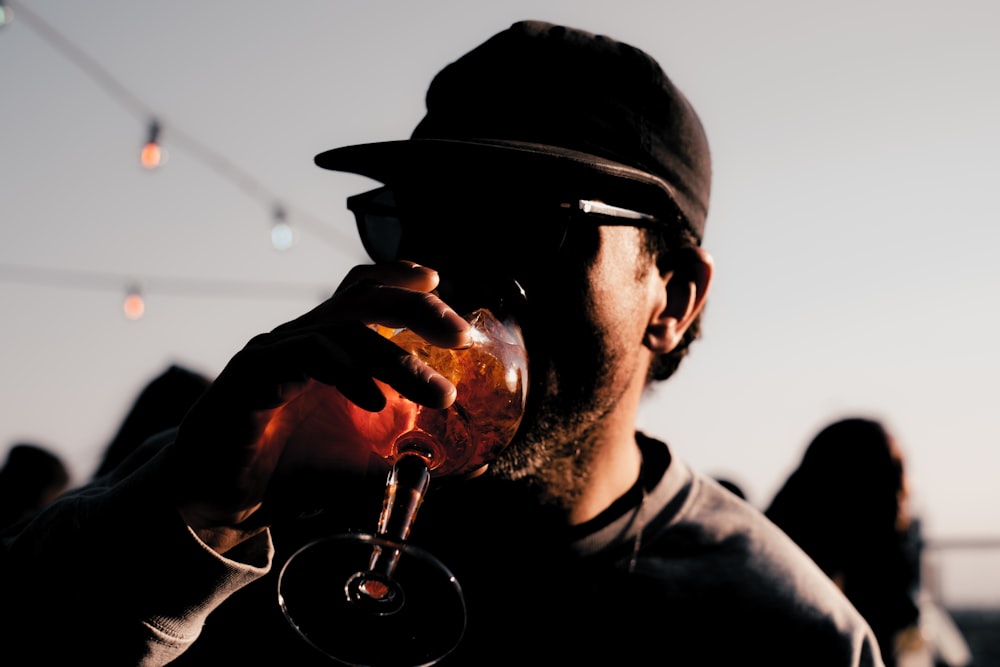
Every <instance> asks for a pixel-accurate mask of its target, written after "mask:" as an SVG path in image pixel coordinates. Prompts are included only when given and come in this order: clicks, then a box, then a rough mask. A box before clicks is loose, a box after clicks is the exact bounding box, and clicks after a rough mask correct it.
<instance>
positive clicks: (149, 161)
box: [140, 141, 162, 169]
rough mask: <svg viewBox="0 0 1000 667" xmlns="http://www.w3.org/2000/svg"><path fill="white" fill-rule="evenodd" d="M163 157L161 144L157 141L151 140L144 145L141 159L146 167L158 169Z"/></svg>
mask: <svg viewBox="0 0 1000 667" xmlns="http://www.w3.org/2000/svg"><path fill="white" fill-rule="evenodd" d="M161 157H162V155H161V152H160V146H159V144H157V143H156V142H155V141H150V142H149V143H147V144H146V145H145V146H143V147H142V153H141V155H140V160H141V161H142V166H143V167H145V168H146V169H156V168H157V167H159V166H160V159H161Z"/></svg>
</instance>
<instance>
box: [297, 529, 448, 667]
mask: <svg viewBox="0 0 1000 667" xmlns="http://www.w3.org/2000/svg"><path fill="white" fill-rule="evenodd" d="M375 549H381V550H383V551H395V552H396V553H397V554H398V562H397V564H396V566H395V569H394V571H393V572H392V573H391V576H390V574H389V573H372V572H369V571H368V567H369V563H370V561H371V556H372V552H373V550H375ZM278 603H279V604H280V605H281V609H282V611H283V612H284V614H285V617H286V618H287V619H288V621H289V623H291V624H292V627H293V628H295V630H297V631H298V633H299V634H300V635H301V636H302V637H303V638H304V639H305V640H306V641H307V642H309V643H310V644H311V645H312V646H314V647H315V648H316V649H318V650H319V651H321V652H322V653H324V654H326V655H327V656H329V657H331V658H333V659H334V660H337V661H338V662H341V663H343V664H345V665H358V666H366V667H414V666H417V665H432V664H434V663H435V662H437V661H438V660H440V659H441V658H443V657H444V656H446V655H447V654H448V653H450V652H451V651H452V650H453V649H454V648H455V647H456V646H457V645H458V643H459V641H461V639H462V635H463V634H464V633H465V622H466V614H465V600H464V598H463V596H462V589H461V586H459V584H458V581H457V580H456V579H455V576H454V575H453V574H452V573H451V572H450V571H449V570H448V569H447V568H446V567H445V566H444V565H443V564H442V563H441V562H440V561H439V560H438V559H437V558H435V557H434V556H433V555H431V554H430V553H428V552H426V551H424V550H422V549H420V548H419V547H415V546H413V545H408V544H398V543H394V542H390V541H388V540H385V539H382V538H379V537H375V536H373V535H368V534H364V533H357V534H350V535H336V536H333V537H329V538H324V539H321V540H318V541H316V542H312V543H311V544H307V545H306V546H304V547H302V548H301V549H299V550H298V551H297V552H296V553H295V554H293V555H292V557H291V558H290V559H289V560H288V562H286V563H285V566H284V567H283V568H282V570H281V573H280V575H279V578H278Z"/></svg>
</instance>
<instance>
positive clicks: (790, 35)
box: [0, 0, 1000, 605]
mask: <svg viewBox="0 0 1000 667" xmlns="http://www.w3.org/2000/svg"><path fill="white" fill-rule="evenodd" d="M7 5H8V8H9V9H12V10H13V11H12V13H13V16H14V18H13V20H12V21H11V22H10V23H9V24H7V25H5V26H3V27H0V102H2V109H3V112H2V116H0V118H2V124H0V206H2V208H0V217H2V224H0V309H2V313H3V327H2V334H0V456H3V455H5V452H6V449H7V448H8V447H9V446H11V445H13V444H14V443H16V442H21V441H30V442H35V443H39V444H43V445H45V446H47V447H49V448H51V449H53V450H54V451H57V452H58V453H59V454H61V455H62V456H64V458H65V459H66V461H67V463H68V464H69V465H70V467H71V471H72V473H73V476H74V482H75V483H82V482H84V481H85V480H86V478H87V477H88V475H90V474H91V472H92V471H93V470H94V468H95V467H96V465H97V462H98V459H99V457H100V455H101V453H102V452H103V448H104V447H105V445H106V444H107V443H108V442H109V441H110V440H111V438H112V437H113V435H114V433H115V431H116V430H117V427H118V425H119V424H120V421H121V419H123V418H124V415H125V412H126V411H127V409H128V407H129V406H130V404H131V401H132V400H133V399H134V398H135V396H136V395H137V393H138V392H139V391H140V390H141V388H142V387H143V386H144V385H145V384H146V382H148V381H150V380H151V379H152V378H153V377H155V376H156V375H158V374H159V373H160V372H161V371H162V370H164V369H165V368H166V367H167V365H169V364H171V363H179V364H183V365H185V366H188V367H190V368H193V369H195V370H198V371H201V372H204V373H206V374H209V375H213V374H215V373H218V372H219V371H220V370H221V369H222V367H223V366H224V365H225V363H226V361H227V360H228V359H229V358H230V357H231V356H232V354H233V353H235V352H236V351H237V350H238V349H239V348H241V347H242V346H243V345H244V344H245V342H246V341H247V340H249V339H250V338H251V337H252V336H254V335H255V334H257V333H260V332H262V331H266V330H269V329H271V328H273V327H274V326H276V325H277V324H280V323H281V322H284V321H286V320H288V319H291V318H293V317H295V316H296V315H298V314H300V313H301V312H304V311H305V310H307V309H309V308H311V307H312V306H313V305H315V304H316V303H318V302H319V300H320V299H322V298H323V296H324V295H326V294H329V293H330V292H331V291H332V290H333V289H334V288H335V287H336V285H337V284H338V282H339V280H340V278H341V277H342V276H343V275H344V273H345V272H346V270H347V269H348V268H349V267H350V266H352V265H353V264H356V263H360V262H363V261H365V257H364V254H363V252H362V250H361V248H360V244H359V243H358V241H357V240H356V238H355V235H354V229H353V222H352V219H351V217H350V215H349V214H348V212H347V211H346V209H345V208H344V199H345V197H347V196H348V195H350V194H354V193H356V192H359V191H361V190H364V189H367V188H368V187H371V186H372V185H373V184H372V183H371V182H370V181H368V180H367V179H364V178H363V177H360V176H354V175H348V174H339V173H334V172H327V171H324V170H321V169H319V168H318V167H316V166H315V165H314V164H313V161H312V158H313V156H314V155H315V154H316V153H319V152H321V151H323V150H326V149H329V148H334V147H336V146H341V145H346V144H354V143H363V142H368V141H381V140H388V139H398V138H405V137H406V136H408V135H409V133H410V131H411V130H412V128H413V126H414V125H415V124H416V122H417V121H418V120H419V119H420V118H421V116H422V114H423V95H424V93H425V91H426V88H427V85H428V84H429V82H430V80H431V78H432V77H433V75H434V74H435V73H436V72H437V71H438V70H439V69H440V68H441V67H442V66H444V65H445V64H447V63H448V62H450V61H451V60H453V59H455V58H457V57H458V56H460V55H461V54H462V53H464V52H465V51H467V50H468V49H470V48H472V47H474V46H476V45H477V44H479V43H480V42H482V41H484V40H485V39H487V38H488V37H489V36H490V35H492V34H493V33H495V32H498V31H499V30H502V29H503V28H505V27H507V26H508V25H509V24H510V23H512V22H514V21H516V20H519V19H526V18H534V19H541V20H547V21H552V22H555V23H563V24H567V25H572V26H574V27H578V28H583V29H586V30H590V31H592V32H599V33H604V34H607V35H609V36H612V37H614V38H617V39H620V40H622V41H625V42H628V43H630V44H633V45H635V46H638V47H639V48H642V49H643V50H645V51H647V52H648V53H649V54H651V55H652V56H653V57H654V58H656V59H657V60H658V61H659V62H660V64H661V65H662V66H663V67H664V69H665V70H666V71H667V73H668V74H669V76H670V77H671V78H672V79H673V81H674V82H675V83H676V84H677V85H678V86H679V87H680V88H681V89H682V90H683V91H684V92H685V94H686V95H687V96H688V97H689V99H690V100H691V102H692V104H693V105H694V107H695V108H696V110H697V111H698V113H699V115H700V116H701V118H702V121H703V122H704V124H705V126H706V129H707V132H708V136H709V143H710V145H711V150H712V156H713V169H714V178H713V188H712V201H711V205H710V211H709V218H708V225H707V230H706V235H705V240H704V247H705V248H706V249H707V250H708V251H709V252H710V253H711V254H712V255H713V257H714V258H715V264H716V274H715V279H714V283H713V285H712V291H711V293H710V295H709V299H708V305H707V309H706V312H705V316H704V325H703V329H704V334H703V338H702V340H700V341H698V342H697V343H696V344H695V347H694V348H693V350H692V352H691V354H690V356H689V357H688V359H686V360H685V362H684V363H683V364H682V366H681V369H680V371H679V372H678V374H677V375H676V376H675V377H674V378H672V379H671V380H669V381H668V382H667V383H666V384H664V385H662V386H659V387H657V388H656V389H655V390H654V391H653V392H652V393H651V394H650V395H649V396H648V397H647V399H646V402H645V404H644V406H643V408H642V412H641V415H640V425H641V426H642V428H643V429H644V430H646V431H647V432H649V433H650V434H652V435H656V436H658V437H661V438H663V439H666V440H668V441H669V442H670V443H671V444H672V445H673V447H674V448H675V449H676V450H677V452H678V454H679V455H680V456H682V457H684V458H686V459H687V460H688V461H690V462H691V463H692V464H693V465H694V466H695V467H697V468H699V469H701V470H703V471H705V472H707V473H709V474H711V475H715V476H720V477H727V478H730V479H733V480H734V481H736V482H738V483H739V484H740V485H741V486H742V487H743V489H744V491H745V493H746V495H747V497H748V499H749V500H750V501H751V502H752V503H753V504H755V505H757V506H758V507H764V506H766V504H767V503H768V502H769V500H770V499H771V497H772V496H773V494H774V493H775V492H776V491H777V488H778V486H779V485H780V483H781V482H782V481H783V480H784V478H785V477H786V476H787V475H788V474H789V473H790V472H791V470H792V468H793V467H794V466H795V465H796V464H797V463H798V461H799V459H800V457H801V455H802V452H803V451H804V448H805V446H806V445H807V444H808V442H809V440H810V439H811V438H812V437H813V436H814V435H815V434H816V433H817V432H818V431H819V429H820V428H822V427H823V426H825V425H826V424H828V423H830V422H832V421H834V420H836V419H839V418H841V417H844V416H852V415H861V416H869V417H874V418H877V419H880V420H882V421H883V422H884V423H885V424H886V425H887V426H888V427H889V429H890V430H891V431H892V432H893V433H894V434H895V435H896V437H897V439H898V440H899V442H900V445H901V447H902V449H903V451H904V454H905V455H906V457H907V466H908V471H909V474H910V483H911V491H912V499H913V505H914V512H915V513H916V514H918V515H919V516H920V517H921V518H922V520H923V525H924V530H925V533H926V535H927V537H928V538H930V539H932V540H938V541H939V542H944V541H955V540H965V539H992V540H997V541H998V542H1000V484H997V483H996V478H997V473H998V471H1000V447H998V446H1000V420H998V416H1000V410H998V402H1000V401H998V398H1000V386H998V382H997V380H996V378H997V376H998V375H1000V351H998V349H1000V348H998V344H997V341H998V340H1000V309H998V305H1000V303H998V302H1000V298H998V294H1000V263H998V262H997V261H996V260H995V257H994V253H995V249H996V248H997V247H998V246H1000V224H998V223H1000V198H998V197H997V192H998V187H997V182H998V181H1000V122H998V119H1000V85H997V82H998V81H1000V34H998V31H1000V27H998V26H1000V5H998V4H997V3H995V2H992V0H981V1H977V0H952V1H950V2H947V3H945V2H927V1H921V0H908V1H903V0H879V1H876V2H872V1H870V0H868V1H865V2H862V1H860V0H843V1H841V2H837V3H810V2H800V1H797V0H764V1H760V2H757V1H753V0H698V1H697V2H695V1H689V2H681V1H674V0H617V1H616V2H613V3H610V2H594V1H573V0H561V1H560V0H531V1H530V2H529V1H528V0H507V1H506V2H503V3H493V2H490V3H487V2H482V3H474V2H468V0H453V1H445V0H434V1H419V0H412V1H408V2H403V1H401V0H398V1H396V2H378V1H370V2H362V1H360V0H358V1H355V0H322V1H321V0H291V1H289V2H286V3H280V4H277V3H273V2H268V3H265V2H260V1H258V0H240V1H239V2H237V1H235V0H214V1H213V2H196V1H194V0H174V1H172V2H160V3H153V2H135V1H134V0H132V1H130V0H93V1H91V2H82V3H81V2H74V1H72V0H34V1H29V0H17V2H14V1H13V0H9V1H8V2H7ZM153 118H155V119H157V121H158V123H159V126H160V141H161V144H162V145H163V146H164V148H165V150H166V151H167V154H168V159H167V160H166V161H165V163H164V164H163V165H162V166H161V167H160V168H158V169H156V170H153V171H149V170H145V169H143V168H142V167H141V166H140V164H139V161H138V154H139V150H140V148H141V146H142V144H143V143H144V142H145V140H146V138H147V134H148V130H149V124H150V121H151V120H152V119H153ZM279 208H280V209H281V210H283V211H284V212H285V217H284V219H285V221H286V222H287V223H289V224H290V226H291V227H292V229H293V230H294V232H295V242H294V244H293V246H292V247H291V248H289V249H287V250H283V251H281V250H276V249H275V248H274V247H273V246H272V245H271V242H270V231H271V227H272V225H273V223H274V222H275V219H276V213H275V212H276V210H278V209H279ZM132 285H137V286H139V288H140V289H141V291H142V294H143V297H144V301H145V306H146V311H145V314H144V315H143V317H142V318H140V319H138V320H130V319H128V318H126V317H125V316H124V315H123V311H122V303H123V299H124V297H125V294H126V292H127V290H128V289H129V287H130V286H132ZM941 553H943V554H945V555H947V559H946V561H947V564H946V565H942V571H941V574H940V577H941V578H942V587H943V590H944V594H945V595H946V596H948V601H949V602H955V603H965V602H972V603H976V604H978V603H985V604H992V605H997V604H1000V565H997V564H996V561H998V560H1000V559H997V558H996V555H997V550H995V549H994V550H992V551H989V552H988V554H987V553H984V552H979V551H975V550H972V551H967V550H962V549H953V550H950V551H943V552H941ZM989 563H993V564H992V565H990V564H989Z"/></svg>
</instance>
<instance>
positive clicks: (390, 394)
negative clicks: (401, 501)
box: [347, 309, 528, 477]
mask: <svg viewBox="0 0 1000 667" xmlns="http://www.w3.org/2000/svg"><path fill="white" fill-rule="evenodd" d="M467 319H468V320H469V322H470V324H472V326H473V331H472V337H473V344H472V346H471V347H469V348H466V349H462V350H449V349H443V348H438V347H433V346H431V345H428V344H427V343H426V342H424V341H423V339H421V338H420V337H419V336H417V335H416V334H414V333H412V332H411V331H409V330H402V331H400V332H399V333H397V334H396V335H394V336H392V341H393V342H394V343H396V344H397V345H399V346H400V347H402V348H404V349H406V350H409V351H410V352H412V353H413V354H416V355H417V356H419V357H420V358H421V359H422V360H423V361H425V362H427V364H428V365H430V366H431V367H432V368H434V369H435V370H436V371H437V372H439V373H440V374H441V375H443V376H444V377H446V378H448V380H450V381H451V382H452V384H454V385H455V387H456V388H457V389H458V397H457V398H456V400H455V403H453V404H452V405H451V407H449V408H446V409H444V410H441V409H436V408H428V407H425V406H422V405H419V404H417V403H414V402H413V401H411V400H409V399H407V398H405V397H403V396H401V395H400V394H399V392H397V391H396V390H394V389H392V388H391V387H389V386H387V385H385V384H383V383H381V382H380V383H378V384H379V387H380V388H381V389H382V391H383V393H384V394H385V396H386V407H385V408H383V409H382V410H381V411H379V412H368V411H367V410H364V409H362V408H359V407H357V406H355V405H354V404H353V403H350V404H348V406H347V411H348V415H349V417H350V419H351V421H352V422H353V423H354V426H355V428H356V429H357V431H358V435H359V436H360V437H361V438H362V439H363V440H367V441H368V442H370V443H371V448H372V450H373V451H374V452H375V453H376V454H378V455H379V456H381V457H383V458H384V459H386V461H388V462H389V463H390V464H392V463H394V462H395V461H396V459H397V457H398V456H399V454H401V453H416V454H419V455H420V456H421V458H423V459H424V460H425V462H426V463H427V467H428V468H429V469H430V470H431V472H432V474H433V475H435V476H437V477H443V476H445V475H452V474H461V473H466V472H471V471H473V470H475V469H477V468H479V467H481V466H483V465H485V464H487V463H489V462H490V461H492V460H493V459H494V458H496V456H497V454H499V453H500V451H501V450H502V449H503V448H504V447H506V446H507V444H508V443H509V442H510V440H511V438H513V437H514V433H515V432H516V431H517V427H518V425H519V424H520V423H521V417H522V415H523V411H524V403H525V398H526V396H527V384H526V382H527V366H528V360H527V355H526V353H525V351H524V347H523V344H522V342H521V340H520V333H519V331H518V330H517V329H516V328H513V327H509V326H506V325H504V324H503V323H501V322H500V321H499V320H498V319H497V318H496V317H495V316H494V315H493V314H492V313H491V312H490V311H488V310H485V309H480V310H477V311H475V312H474V313H473V314H472V315H470V316H469V317H468V318H467Z"/></svg>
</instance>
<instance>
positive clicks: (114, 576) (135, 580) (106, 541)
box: [0, 434, 274, 667]
mask: <svg viewBox="0 0 1000 667" xmlns="http://www.w3.org/2000/svg"><path fill="white" fill-rule="evenodd" d="M167 445H169V434H165V435H164V437H163V438H160V439H158V440H153V441H151V442H150V443H147V445H146V446H144V448H143V450H144V454H143V455H142V456H145V457H146V458H145V460H142V461H139V462H137V461H136V459H133V460H132V461H131V465H130V466H129V467H128V468H127V469H126V470H124V471H123V474H121V475H119V476H117V477H114V478H111V477H107V478H102V479H99V480H95V481H94V482H92V483H90V484H88V485H86V486H83V487H81V488H79V489H76V490H74V491H72V492H69V493H67V494H65V495H64V496H63V497H61V498H60V499H58V500H57V501H56V502H54V503H53V504H52V505H50V506H49V507H48V508H46V509H45V510H44V511H43V512H41V513H40V514H38V515H37V516H36V517H35V518H34V519H33V520H32V521H31V522H30V523H28V524H27V525H25V526H24V527H22V528H20V530H19V531H17V532H16V533H14V534H10V535H7V536H5V537H4V540H3V553H2V561H0V569H2V572H0V577H2V585H3V597H2V604H3V606H5V607H6V608H7V610H6V611H7V613H6V614H5V617H6V618H7V619H9V620H8V621H7V622H4V623H3V625H2V626H0V627H3V628H4V633H5V634H7V635H8V636H7V637H6V638H5V642H4V645H5V652H6V654H7V655H29V656H31V659H30V662H31V663H32V664H88V663H90V662H93V663H96V664H106V665H118V664H121V665H140V666H143V667H147V666H148V667H153V666H156V665H164V664H167V663H168V662H170V661H171V660H173V659H174V658H176V657H177V656H179V655H180V654H181V653H183V652H184V651H185V650H186V649H187V648H188V647H189V646H190V645H191V644H192V643H193V642H194V641H195V640H196V639H197V638H198V636H199V634H200V633H201V628H202V626H203V624H204V623H205V620H206V618H207V617H208V615H209V614H210V613H211V612H212V611H213V610H214V609H215V608H216V607H218V606H219V605H220V604H221V603H222V602H223V601H224V600H226V599H227V598H228V597H229V596H230V595H232V594H233V593H235V592H236V591H237V590H239V589H241V588H243V587H244V586H246V585H247V584H249V583H251V582H253V581H255V580H257V579H259V578H260V577H262V576H264V575H265V574H266V573H267V572H268V571H269V569H270V568H271V565H272V559H273V555H274V549H273V545H272V543H271V538H270V534H268V533H264V534H261V535H259V536H257V537H256V538H254V539H252V540H248V541H247V542H246V543H245V544H243V545H241V546H240V547H239V548H238V549H235V550H233V551H231V552H230V553H228V554H227V557H223V556H220V555H219V554H218V553H216V552H215V551H213V550H212V549H211V548H210V547H208V546H207V545H205V544H204V543H202V542H201V541H200V540H199V539H198V538H197V537H196V536H195V534H194V533H193V532H192V531H191V530H190V529H189V528H188V527H187V525H186V524H185V523H184V521H183V520H182V518H181V516H180V514H179V513H178V512H177V510H176V508H174V507H173V505H172V504H170V503H169V501H168V500H167V498H168V497H169V496H168V495H167V494H166V493H165V492H164V490H163V488H162V486H161V484H160V482H159V475H158V472H159V470H160V466H161V460H162V458H163V456H162V454H163V451H164V449H165V446H167ZM137 454H138V452H137ZM88 659H89V660H88Z"/></svg>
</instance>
